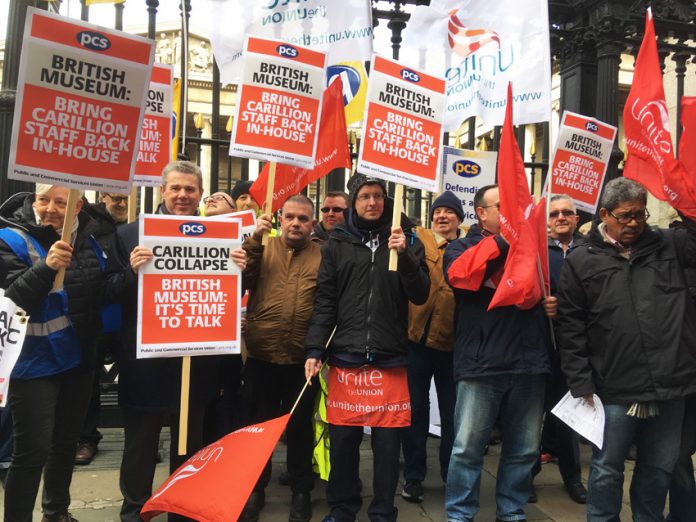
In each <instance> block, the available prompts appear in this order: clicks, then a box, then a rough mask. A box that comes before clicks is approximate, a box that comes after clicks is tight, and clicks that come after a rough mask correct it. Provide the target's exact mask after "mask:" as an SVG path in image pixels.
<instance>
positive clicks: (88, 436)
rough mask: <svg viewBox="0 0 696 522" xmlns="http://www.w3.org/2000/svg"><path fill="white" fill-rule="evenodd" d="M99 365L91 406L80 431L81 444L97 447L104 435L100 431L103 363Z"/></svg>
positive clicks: (94, 379)
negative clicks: (100, 385)
mask: <svg viewBox="0 0 696 522" xmlns="http://www.w3.org/2000/svg"><path fill="white" fill-rule="evenodd" d="M97 364H98V367H97V368H96V371H95V372H94V378H93V379H92V392H91V395H90V399H89V406H88V407H87V414H86V415H85V421H84V422H83V423H82V430H80V442H88V443H90V444H94V445H95V446H96V445H97V444H99V441H100V440H101V439H102V434H101V433H100V432H99V429H98V427H99V412H100V410H101V389H100V387H99V374H100V372H99V370H100V368H99V366H101V361H97Z"/></svg>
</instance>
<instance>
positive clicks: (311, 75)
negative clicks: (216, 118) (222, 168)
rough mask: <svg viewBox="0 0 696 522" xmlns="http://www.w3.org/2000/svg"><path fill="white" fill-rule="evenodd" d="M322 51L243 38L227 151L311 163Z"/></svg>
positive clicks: (316, 131)
mask: <svg viewBox="0 0 696 522" xmlns="http://www.w3.org/2000/svg"><path fill="white" fill-rule="evenodd" d="M325 62H326V55H325V54H324V53H320V52H317V51H312V50H310V49H306V48H303V47H298V46H294V45H289V44H286V43H283V42H280V41H278V40H267V39H261V38H256V37H251V36H250V37H248V38H247V41H246V43H245V46H244V73H243V76H242V83H240V84H239V90H238V94H237V99H238V102H237V106H236V111H235V117H234V127H233V129H232V141H231V144H230V155H235V156H241V157H245V158H255V159H260V160H266V161H271V162H279V163H285V164H287V165H295V166H297V167H302V168H307V169H309V168H313V167H314V158H315V155H316V147H317V136H318V135H319V108H320V107H321V100H322V95H323V92H324V65H325Z"/></svg>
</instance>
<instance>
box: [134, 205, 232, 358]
mask: <svg viewBox="0 0 696 522" xmlns="http://www.w3.org/2000/svg"><path fill="white" fill-rule="evenodd" d="M241 231H242V227H241V222H240V221H239V220H235V219H224V218H218V217H213V218H198V217H196V216H186V217H183V216H164V215H148V214H141V215H140V243H141V245H143V246H145V247H147V248H149V249H150V250H152V252H153V254H154V259H153V260H152V261H151V262H149V263H147V264H146V265H144V266H143V267H141V268H140V270H139V271H138V334H137V357H138V358H156V357H179V356H195V355H215V354H231V353H239V350H240V338H241V335H240V326H241V325H240V308H241V305H240V301H241V272H240V270H239V267H238V266H237V265H236V264H235V263H234V262H233V261H232V259H230V253H231V251H232V250H234V249H235V248H239V247H240V245H241Z"/></svg>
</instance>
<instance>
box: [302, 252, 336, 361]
mask: <svg viewBox="0 0 696 522" xmlns="http://www.w3.org/2000/svg"><path fill="white" fill-rule="evenodd" d="M337 310H338V284H337V274H336V264H335V262H334V252H333V249H332V243H331V241H327V242H326V243H324V244H323V245H322V247H321V263H320V264H319V273H318V274H317V290H316V293H315V294H314V311H313V312H312V320H311V322H310V325H309V332H307V337H306V339H305V350H306V352H307V354H306V355H307V358H317V359H319V358H321V357H322V354H323V353H324V351H325V350H326V344H327V343H328V342H329V337H330V336H331V332H333V329H334V327H335V326H336V317H337Z"/></svg>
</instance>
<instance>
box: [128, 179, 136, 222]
mask: <svg viewBox="0 0 696 522" xmlns="http://www.w3.org/2000/svg"><path fill="white" fill-rule="evenodd" d="M137 206H138V187H136V186H135V185H132V186H131V191H130V195H129V196H128V222H129V223H132V222H133V221H135V211H136V208H137Z"/></svg>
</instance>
